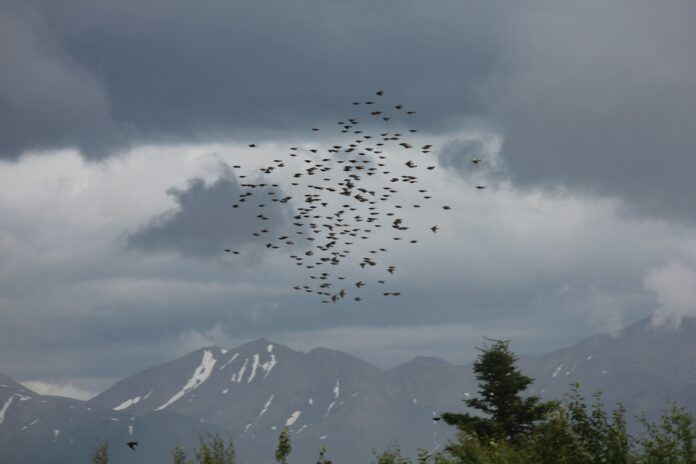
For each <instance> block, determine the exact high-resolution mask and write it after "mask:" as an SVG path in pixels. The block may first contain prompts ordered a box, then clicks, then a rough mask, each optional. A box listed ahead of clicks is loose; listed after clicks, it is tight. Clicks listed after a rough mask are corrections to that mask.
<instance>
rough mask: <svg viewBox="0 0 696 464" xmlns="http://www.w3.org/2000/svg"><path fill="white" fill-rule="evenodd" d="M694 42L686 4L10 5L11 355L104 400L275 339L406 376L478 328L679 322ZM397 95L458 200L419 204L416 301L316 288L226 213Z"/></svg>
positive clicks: (5, 190)
mask: <svg viewBox="0 0 696 464" xmlns="http://www.w3.org/2000/svg"><path fill="white" fill-rule="evenodd" d="M694 43H696V3H694V2H692V1H690V0H684V1H679V0H674V1H666V2H652V1H635V0H630V1H629V0H626V1H621V0H616V1H604V0H602V1H577V2H560V3H559V2H552V1H520V2H507V1H501V2H497V1H491V0H485V1H483V0H482V1H471V2H469V1H460V0H457V1H436V2H422V1H408V0H402V1H396V0H384V1H380V2H375V1H373V0H369V1H367V0H365V1H362V0H355V1H350V2H345V1H342V2H338V1H336V2H334V1H322V2H317V1H310V0H297V1H290V2H289V1H275V0H272V1H264V2H251V1H229V0H224V1H223V0H220V1H217V0H203V1H197V2H191V1H183V0H182V1H166V2H165V1H162V0H148V1H142V0H122V1H119V2H106V1H94V0H66V1H61V2H54V1H49V0H46V1H41V0H31V1H28V0H22V1H20V0H17V1H15V0H3V1H1V2H0V69H2V72H0V372H2V373H4V374H7V375H10V376H12V377H14V378H16V379H17V380H20V381H23V382H26V383H27V384H28V385H30V386H33V387H34V388H36V389H37V390H41V391H50V392H57V393H63V394H68V395H72V396H77V397H88V396H90V395H91V394H94V393H96V392H98V391H100V390H102V389H103V388H105V387H107V386H108V385H109V384H110V383H111V382H113V381H115V380H117V379H120V378H122V377H124V376H126V375H129V374H133V373H135V372H136V371H138V370H140V369H143V368H146V367H148V366H150V365H152V364H155V363H159V362H164V361H167V360H169V359H172V358H173V357H176V356H179V355H182V354H184V353H187V352H188V351H191V350H193V349H197V348H199V347H201V346H204V345H209V344H219V345H221V346H226V347H232V346H234V345H236V344H238V343H241V342H243V341H246V340H249V339H253V338H257V337H266V338H268V339H271V340H273V341H276V342H280V343H286V344H288V345H290V346H291V347H293V348H296V349H303V350H304V349H311V348H313V347H315V346H319V345H323V346H326V347H329V348H336V349H341V350H345V351H347V352H349V353H352V354H354V355H357V356H360V357H363V358H365V359H367V360H368V361H371V362H373V363H375V364H376V365H378V366H381V367H391V366H394V365H396V364H398V363H400V362H404V361H408V360H409V359H410V358H411V357H413V356H414V355H417V354H422V355H433V356H440V357H443V358H445V359H447V360H449V361H451V362H455V363H461V364H463V363H468V362H470V361H471V359H472V357H473V356H474V354H475V349H474V347H475V346H476V345H477V344H479V343H480V340H481V338H480V337H481V336H483V335H485V336H488V337H502V338H509V339H512V340H513V344H512V348H513V349H515V350H516V351H518V352H523V353H541V352H544V351H547V350H551V349H556V348H560V347H563V346H567V345H569V344H572V343H574V342H576V341H578V340H580V339H581V338H583V337H585V336H588V335H591V334H594V333H598V332H607V331H609V332H616V331H617V330H620V328H621V327H623V326H625V325H626V324H628V323H631V322H633V321H636V320H638V319H640V318H644V317H648V316H651V315H652V316H653V320H654V322H655V323H656V324H660V325H663V326H665V327H667V328H670V329H674V330H678V327H679V322H680V320H681V318H682V317H685V316H696V233H695V230H696V229H695V228H694V227H695V226H696V207H694V199H695V198H696V182H694V178H696V177H695V174H694V173H696V155H695V153H694V147H696V130H694V128H696V92H694V89H696V59H695V58H694V54H693V44H694ZM379 89H382V90H384V91H385V96H384V97H379V98H384V100H382V101H384V102H390V104H394V103H403V104H404V105H406V106H408V107H409V108H412V109H414V110H417V114H415V115H413V116H414V117H413V119H411V120H410V122H409V124H411V125H412V126H414V127H417V128H418V130H419V132H418V134H417V137H416V138H414V140H415V142H417V143H418V144H425V143H431V144H433V146H434V148H433V154H432V156H433V158H432V160H433V162H434V163H435V164H436V165H437V169H436V170H435V171H433V174H432V175H431V176H430V177H428V178H427V179H425V180H423V188H427V189H429V190H430V191H432V192H433V196H436V197H437V201H438V202H441V203H442V204H449V205H451V206H452V211H451V212H449V214H447V215H444V214H443V212H442V210H440V209H439V208H423V209H422V210H418V211H417V214H415V213H414V215H413V216H412V221H413V222H414V224H416V225H418V226H420V228H421V229H423V231H424V232H423V233H421V235H420V236H419V239H420V241H419V244H418V245H417V246H411V247H408V246H402V247H395V250H397V252H395V253H394V254H393V256H392V257H391V258H390V259H391V263H392V264H395V265H397V267H398V269H399V272H398V273H397V276H395V278H394V284H395V285H396V286H397V287H398V288H400V289H402V290H403V289H407V291H406V290H404V291H403V295H402V296H401V297H400V298H377V297H375V298H367V299H366V301H364V302H362V303H360V304H347V303H346V304H343V303H341V304H335V305H334V304H332V305H324V304H321V303H320V302H319V301H318V300H317V299H316V298H311V297H309V296H305V295H303V294H299V293H298V292H295V291H293V290H292V286H293V285H295V284H297V283H299V282H298V281H297V271H296V270H295V268H293V266H292V263H291V262H290V261H289V260H288V259H287V257H286V256H285V254H287V253H285V254H284V253H283V252H281V253H279V252H273V251H271V252H268V251H267V250H266V249H265V247H263V246H262V245H261V244H259V243H258V241H256V240H254V237H253V236H251V232H253V231H254V230H255V228H256V224H255V220H256V218H255V217H254V216H255V214H252V210H244V211H246V212H240V213H239V214H236V215H233V214H232V213H231V210H230V208H229V206H230V205H231V203H233V199H235V198H236V197H237V196H238V195H239V193H241V192H243V191H244V188H243V187H242V186H240V184H241V183H243V182H242V180H241V179H240V178H239V177H238V176H239V175H244V174H241V173H242V172H244V173H246V174H250V173H252V172H256V171H253V170H254V169H256V168H258V167H259V166H261V165H263V164H264V163H267V162H268V160H270V159H273V158H277V157H279V156H287V149H288V147H290V146H315V145H316V144H324V146H326V144H328V145H330V144H331V142H332V139H330V138H329V137H328V135H318V134H316V133H313V132H312V131H311V130H310V128H312V127H320V128H322V129H324V128H328V127H332V126H334V125H335V122H336V121H338V120H340V119H341V118H346V117H349V116H351V115H352V114H353V113H354V112H355V111H356V108H355V107H353V106H352V105H351V102H353V101H356V100H358V101H364V100H368V99H375V98H378V97H375V95H374V93H375V91H376V90H379ZM395 124H397V123H395ZM397 127H399V126H397ZM403 127H406V126H403ZM324 133H325V131H324V132H322V134H324ZM250 143H256V144H257V145H258V147H257V148H255V149H253V150H252V149H250V148H249V147H248V144H250ZM312 144H314V145H312ZM474 157H476V158H481V159H482V160H483V162H482V164H481V166H480V167H479V168H475V167H473V166H472V165H471V162H470V160H471V159H472V158H474ZM236 164H241V165H243V166H244V168H243V169H242V170H235V169H233V168H232V166H233V165H236ZM253 176H255V174H253V175H250V177H253ZM280 181H281V182H282V185H280V187H279V189H280V190H281V191H282V190H283V189H288V188H289V186H288V184H289V182H290V181H291V179H289V178H287V179H283V178H281V179H280ZM480 184H485V185H487V187H488V188H487V189H486V190H483V191H478V190H477V189H475V188H474V187H475V186H476V185H480ZM438 204H440V203H438ZM295 206H296V205H295ZM291 212H292V207H291V209H287V208H282V207H279V206H277V205H275V207H269V208H266V210H265V211H264V213H265V214H267V215H268V216H269V217H270V220H269V221H268V224H265V225H269V226H270V227H273V228H276V229H278V230H280V229H282V228H283V227H285V226H287V225H288V224H289V222H291V221H292V218H291V217H290V216H291ZM432 224H438V225H439V226H440V230H439V231H438V233H437V234H432V233H430V232H429V231H428V230H427V227H426V226H428V227H429V226H430V225H432ZM225 247H233V248H235V249H237V250H240V251H241V254H240V255H239V257H235V258H234V259H232V257H231V256H229V255H226V254H225V253H224V252H223V251H222V250H223V248H225ZM361 275H362V274H361V270H360V269H359V268H357V266H356V269H355V271H354V274H351V276H350V278H353V277H355V278H356V280H357V279H358V278H360V277H361ZM395 288H396V287H395Z"/></svg>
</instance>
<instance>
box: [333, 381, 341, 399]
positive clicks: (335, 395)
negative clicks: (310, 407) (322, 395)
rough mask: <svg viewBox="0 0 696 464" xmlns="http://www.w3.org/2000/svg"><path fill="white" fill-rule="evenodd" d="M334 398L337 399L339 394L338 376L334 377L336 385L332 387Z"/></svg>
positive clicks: (339, 383)
mask: <svg viewBox="0 0 696 464" xmlns="http://www.w3.org/2000/svg"><path fill="white" fill-rule="evenodd" d="M333 393H334V398H336V399H338V395H340V394H341V382H339V381H338V376H336V385H334V387H333Z"/></svg>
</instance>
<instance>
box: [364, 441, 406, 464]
mask: <svg viewBox="0 0 696 464" xmlns="http://www.w3.org/2000/svg"><path fill="white" fill-rule="evenodd" d="M372 453H373V454H374V455H375V461H373V463H374V464H411V460H410V459H408V458H407V457H405V456H403V455H402V454H401V448H399V445H397V444H396V443H395V444H393V445H391V446H388V447H387V449H385V450H384V451H382V452H381V453H377V452H376V451H373V452H372Z"/></svg>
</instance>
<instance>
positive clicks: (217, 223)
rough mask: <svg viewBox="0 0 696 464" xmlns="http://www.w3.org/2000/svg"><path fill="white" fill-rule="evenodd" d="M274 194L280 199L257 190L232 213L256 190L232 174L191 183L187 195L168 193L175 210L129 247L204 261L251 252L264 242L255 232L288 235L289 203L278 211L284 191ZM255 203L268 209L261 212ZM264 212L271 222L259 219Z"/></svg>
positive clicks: (158, 218) (134, 236)
mask: <svg viewBox="0 0 696 464" xmlns="http://www.w3.org/2000/svg"><path fill="white" fill-rule="evenodd" d="M258 190H260V189H258ZM271 190H272V191H276V192H277V195H275V196H268V195H267V192H266V191H257V192H255V193H254V194H253V195H252V196H251V197H247V201H246V202H244V203H239V205H240V206H239V207H238V208H235V209H232V205H233V204H236V203H237V202H238V199H239V198H240V194H242V193H244V192H246V191H253V190H252V189H246V188H244V187H242V186H240V184H239V183H238V181H237V178H236V177H234V175H233V174H232V173H227V175H225V176H223V177H220V178H219V179H217V180H216V181H214V182H213V183H211V184H206V182H205V181H204V180H203V179H191V180H189V181H188V186H187V187H186V188H185V189H183V190H182V189H178V188H170V189H169V190H167V194H168V195H171V196H172V197H173V198H174V201H175V202H176V204H177V208H176V209H174V210H171V211H168V212H166V213H163V214H161V215H158V216H156V217H154V218H152V219H151V220H150V222H149V223H148V224H147V225H145V226H143V227H141V228H140V229H139V230H137V231H135V232H133V233H132V234H130V235H129V236H128V239H127V241H128V245H129V246H130V247H131V248H134V249H139V250H144V251H175V252H178V253H181V254H183V255H190V256H199V257H206V258H209V257H215V256H218V257H219V256H222V255H223V254H224V249H226V248H227V249H235V251H238V250H239V248H240V247H243V248H247V245H248V244H250V243H254V242H256V243H260V242H259V240H254V236H253V235H252V233H254V232H258V231H259V230H261V229H268V230H269V234H271V235H272V234H273V233H274V231H277V230H278V229H282V230H287V227H285V226H287V225H288V223H289V220H290V219H291V217H290V216H291V211H292V210H291V207H290V206H289V205H290V204H289V203H286V204H284V205H282V206H279V203H280V202H274V201H273V199H279V198H282V197H283V192H282V190H281V189H280V188H272V189H271ZM257 204H265V205H266V206H264V207H263V209H261V208H259V207H257ZM286 205H287V206H286ZM260 213H263V214H264V216H265V217H267V218H269V219H268V220H261V219H259V218H257V215H258V214H260ZM261 240H263V237H261ZM264 243H265V242H264Z"/></svg>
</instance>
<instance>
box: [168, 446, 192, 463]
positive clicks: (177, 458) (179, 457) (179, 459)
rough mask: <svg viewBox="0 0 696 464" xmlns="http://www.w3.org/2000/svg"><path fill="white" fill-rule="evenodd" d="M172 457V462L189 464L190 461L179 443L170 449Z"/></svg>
mask: <svg viewBox="0 0 696 464" xmlns="http://www.w3.org/2000/svg"><path fill="white" fill-rule="evenodd" d="M172 458H173V462H174V464H189V463H190V462H191V461H189V459H188V457H187V456H186V450H185V449H184V448H183V447H182V446H181V445H180V444H179V443H177V444H176V445H175V446H174V450H172Z"/></svg>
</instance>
